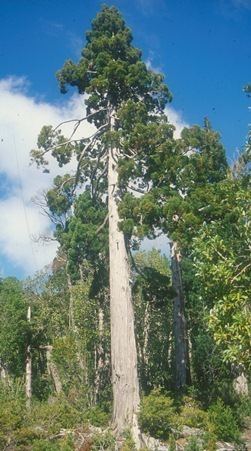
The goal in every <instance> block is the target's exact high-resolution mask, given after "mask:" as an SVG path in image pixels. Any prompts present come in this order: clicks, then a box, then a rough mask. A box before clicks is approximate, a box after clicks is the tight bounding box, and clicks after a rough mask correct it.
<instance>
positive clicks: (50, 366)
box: [45, 345, 62, 395]
mask: <svg viewBox="0 0 251 451" xmlns="http://www.w3.org/2000/svg"><path fill="white" fill-rule="evenodd" d="M45 349H46V359H47V370H48V374H49V375H50V376H51V378H52V381H53V384H54V387H55V391H56V393H57V395H59V394H60V393H61V392H62V384H61V380H60V377H59V374H58V369H57V366H56V365H55V363H54V362H53V360H52V358H51V354H52V349H53V348H52V346H49V345H48V346H45Z"/></svg>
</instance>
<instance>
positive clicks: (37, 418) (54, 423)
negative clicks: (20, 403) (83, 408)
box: [30, 399, 83, 434]
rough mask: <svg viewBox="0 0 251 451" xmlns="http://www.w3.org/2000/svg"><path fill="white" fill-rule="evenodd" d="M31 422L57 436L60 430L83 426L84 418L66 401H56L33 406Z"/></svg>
mask: <svg viewBox="0 0 251 451" xmlns="http://www.w3.org/2000/svg"><path fill="white" fill-rule="evenodd" d="M30 422H31V424H33V425H34V426H37V427H39V428H42V429H43V430H44V431H46V433H49V434H55V433H57V432H58V431H60V429H70V428H73V427H76V426H78V425H81V423H82V422H83V417H82V416H81V413H80V412H79V411H78V410H77V409H76V408H75V407H74V406H73V405H71V404H70V403H69V402H68V401H67V400H66V399H56V400H54V401H53V402H51V403H48V402H41V403H38V404H36V405H35V406H33V408H32V410H31V413H30Z"/></svg>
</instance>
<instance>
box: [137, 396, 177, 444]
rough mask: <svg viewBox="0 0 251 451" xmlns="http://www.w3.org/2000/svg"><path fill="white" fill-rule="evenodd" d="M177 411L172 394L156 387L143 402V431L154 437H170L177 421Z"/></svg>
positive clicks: (140, 414) (140, 421) (140, 419)
mask: <svg viewBox="0 0 251 451" xmlns="http://www.w3.org/2000/svg"><path fill="white" fill-rule="evenodd" d="M176 420H177V416H176V411H175V408H174V405H173V400H172V399H171V397H170V396H167V395H166V394H164V393H162V392H161V390H160V389H154V390H153V391H152V392H151V393H150V395H148V396H145V397H144V398H143V399H142V402H141V408H140V413H139V424H140V427H141V430H142V431H143V432H146V433H149V434H150V435H151V436H152V437H155V438H159V439H164V440H166V439H168V437H169V434H170V432H171V430H172V427H174V426H175V425H176V423H177V421H176Z"/></svg>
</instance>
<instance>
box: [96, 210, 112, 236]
mask: <svg viewBox="0 0 251 451" xmlns="http://www.w3.org/2000/svg"><path fill="white" fill-rule="evenodd" d="M108 218H109V215H108V213H107V215H106V217H105V219H104V221H103V222H102V224H101V225H100V226H99V227H98V228H97V232H96V233H97V234H98V233H99V232H101V230H102V229H103V228H104V227H105V225H106V223H107V221H108Z"/></svg>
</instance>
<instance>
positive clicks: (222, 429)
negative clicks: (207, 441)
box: [208, 400, 240, 441]
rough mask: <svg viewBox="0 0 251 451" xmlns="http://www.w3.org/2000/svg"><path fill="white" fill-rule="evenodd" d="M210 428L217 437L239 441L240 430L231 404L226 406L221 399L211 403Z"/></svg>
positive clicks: (209, 410)
mask: <svg viewBox="0 0 251 451" xmlns="http://www.w3.org/2000/svg"><path fill="white" fill-rule="evenodd" d="M208 416H209V430H210V431H211V432H213V433H214V434H215V435H216V436H217V438H219V439H221V440H226V441H238V440H239V439H240V431H239V428H238V424H237V422H236V419H235V417H234V414H233V412H232V410H231V408H230V407H229V406H225V405H224V404H223V402H222V401H221V400H218V401H217V402H216V403H215V404H213V405H211V406H210V407H209V409H208Z"/></svg>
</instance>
